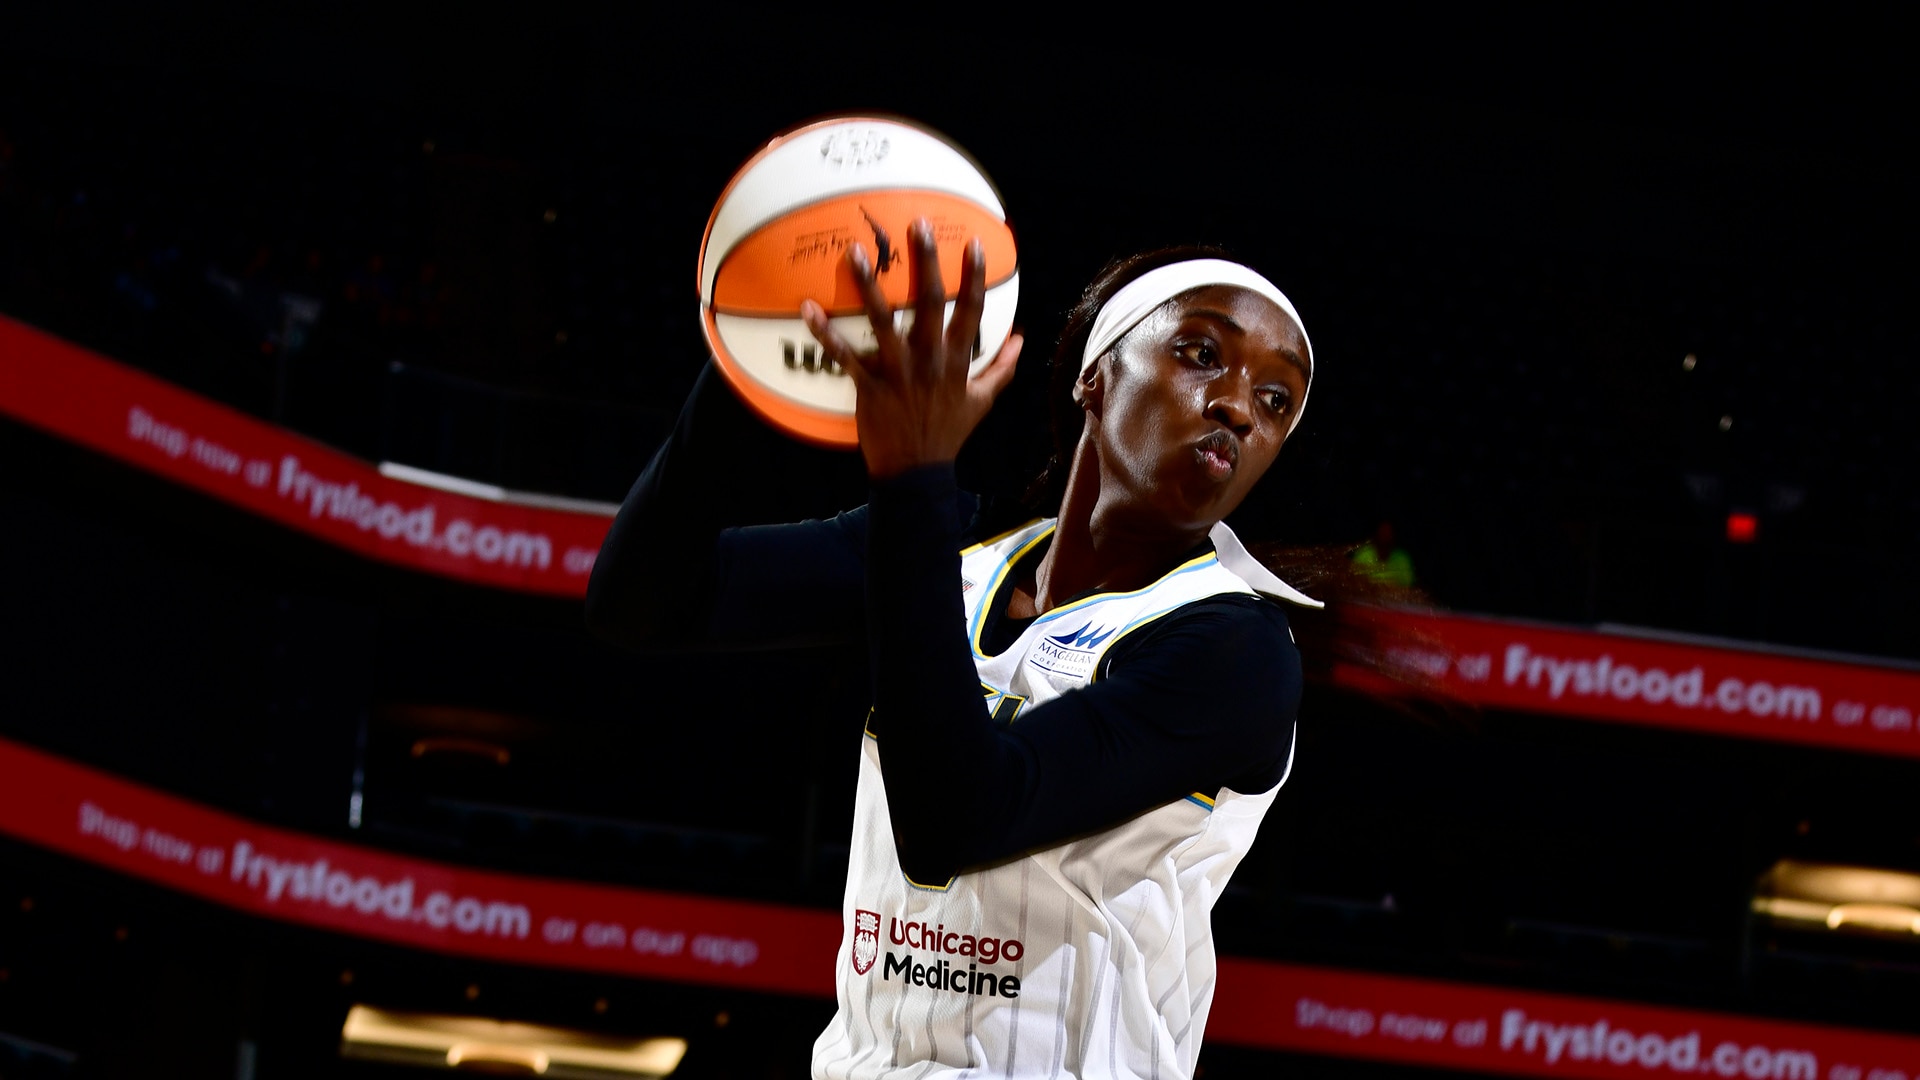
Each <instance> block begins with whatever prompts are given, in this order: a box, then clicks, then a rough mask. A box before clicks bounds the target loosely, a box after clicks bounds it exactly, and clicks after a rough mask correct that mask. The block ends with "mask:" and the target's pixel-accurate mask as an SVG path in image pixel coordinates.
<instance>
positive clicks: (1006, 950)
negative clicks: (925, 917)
mask: <svg viewBox="0 0 1920 1080" xmlns="http://www.w3.org/2000/svg"><path fill="white" fill-rule="evenodd" d="M887 940H888V941H889V942H891V943H892V944H894V945H898V946H901V947H902V950H903V951H901V952H900V953H898V954H895V953H894V952H892V951H888V952H887V954H886V957H885V963H883V964H881V967H880V978H881V980H882V981H883V982H892V981H893V980H894V979H896V978H898V979H899V980H900V981H901V982H902V983H903V984H905V985H906V986H924V987H927V988H928V989H930V990H945V991H947V992H948V993H952V994H968V995H974V996H982V997H1004V998H1017V997H1019V996H1020V976H1018V975H1015V974H1013V973H1012V972H1008V973H1006V974H1004V975H1002V974H999V973H997V972H993V971H982V970H981V967H982V965H986V966H988V967H991V966H993V965H996V964H999V963H1001V962H1002V961H1004V962H1006V963H1009V964H1017V963H1019V962H1020V958H1021V957H1022V956H1024V955H1026V951H1027V947H1026V946H1025V945H1023V944H1021V942H1020V939H1019V938H997V937H987V936H984V935H975V934H966V933H961V932H960V931H958V930H949V929H947V928H946V926H945V925H944V924H932V925H929V924H928V923H924V922H903V921H901V920H900V919H897V918H893V919H888V920H887ZM915 952H919V953H931V954H933V960H932V962H930V963H929V962H923V960H922V959H921V958H919V957H916V956H915V955H914V953H915ZM847 959H848V961H850V962H851V963H852V964H853V971H854V974H856V975H865V974H867V973H868V972H870V971H872V970H873V967H874V962H875V961H876V960H879V959H881V957H880V915H879V913H878V912H873V911H864V910H860V909H858V908H856V909H855V910H854V912H853V944H852V947H851V948H850V949H849V951H848V956H847ZM962 964H965V965H966V966H965V967H961V965H962Z"/></svg>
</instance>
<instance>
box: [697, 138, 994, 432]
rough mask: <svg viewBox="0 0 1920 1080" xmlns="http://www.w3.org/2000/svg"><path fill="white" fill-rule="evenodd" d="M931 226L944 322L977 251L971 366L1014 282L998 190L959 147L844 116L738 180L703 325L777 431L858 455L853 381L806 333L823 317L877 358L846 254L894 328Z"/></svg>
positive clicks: (765, 158)
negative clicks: (911, 237) (915, 226)
mask: <svg viewBox="0 0 1920 1080" xmlns="http://www.w3.org/2000/svg"><path fill="white" fill-rule="evenodd" d="M919 218H925V219H927V221H928V222H929V223H930V224H931V225H932V226H933V231H934V237H935V240H936V243H937V245H938V248H939V257H940V275H941V280H942V281H943V282H944V283H945V284H946V301H947V317H949V318H951V317H952V314H953V303H954V298H955V296H956V295H957V293H958V288H959V282H960V268H961V258H962V255H963V253H964V252H965V250H966V245H967V242H968V241H969V240H972V239H974V238H976V237H977V238H979V240H980V243H981V247H982V249H983V251H984V253H985V255H986V280H987V295H986V302H985V306H984V309H983V311H982V313H981V319H980V338H979V341H978V342H977V343H976V344H975V347H974V366H975V369H976V370H977V369H978V368H979V366H980V365H982V364H984V363H986V361H987V360H989V359H991V358H992V357H993V355H994V353H995V352H997V351H998V350H999V348H1000V346H1001V344H1002V343H1003V342H1004V341H1005V340H1006V338H1007V334H1008V333H1009V332H1010V331H1011V330H1012V328H1013V313H1014V306H1015V303H1016V301H1017V300H1018V298H1019V293H1020V273H1019V264H1018V259H1017V258H1016V254H1015V250H1014V242H1013V231H1012V230H1011V229H1009V228H1008V226H1007V215H1006V208H1005V206H1004V205H1003V204H1002V203H1001V200H1000V195H999V192H998V191H996V190H995V189H994V186H993V182H992V181H991V180H988V179H987V177H986V174H985V173H984V172H982V171H981V169H980V167H979V166H978V165H977V164H975V163H974V161H973V159H972V158H971V157H969V156H968V155H967V153H966V152H965V151H963V150H961V149H960V148H959V147H958V146H955V145H954V144H953V143H952V142H951V141H949V140H948V139H946V138H945V137H943V136H941V135H939V134H938V133H936V132H933V131H930V130H928V129H926V128H924V127H920V126H918V125H915V124H912V123H909V122H907V121H904V120H898V119H889V118H884V117H872V116H840V117H833V118H831V119H827V120H821V121H817V122H815V123H810V124H807V125H805V126H803V127H800V128H797V129H795V130H793V131H789V132H787V133H785V134H783V135H780V136H777V137H776V138H774V139H773V141H771V142H769V143H768V144H767V145H766V146H765V147H764V148H762V149H761V150H760V152H759V153H757V154H755V155H754V156H753V157H752V158H750V159H749V160H748V161H747V163H746V164H745V165H743V166H741V168H740V170H739V171H738V172H736V173H735V174H734V176H733V179H732V180H731V181H729V182H728V184H727V187H726V190H725V191H723V192H722V193H721V195H720V201H719V202H718V203H717V204H716V205H715V206H714V208H713V215H712V216H711V217H710V218H708V220H707V230H706V235H705V236H704V237H703V238H702V239H701V242H700V278H699V284H700V317H701V325H702V327H703V328H704V330H705V332H706V338H707V345H708V347H709V348H711V349H712V350H713V357H714V362H715V363H716V364H717V365H718V367H719V369H720V372H721V374H722V375H723V376H725V378H726V380H727V382H728V383H729V384H731V385H732V386H733V388H734V390H735V391H736V392H737V393H739V395H740V396H741V397H742V398H743V399H745V400H746V402H747V404H748V405H750V406H752V407H753V409H754V410H755V411H756V412H758V413H759V414H760V415H761V416H763V417H765V418H766V419H767V421H768V422H769V423H772V424H773V425H774V426H776V427H778V428H781V429H782V430H784V431H786V432H788V433H789V434H792V435H795V436H798V437H800V438H802V439H806V440H808V441H811V442H816V443H821V444H825V445H828V446H839V447H852V446H857V445H858V444H859V436H858V433H857V432H856V430H855V427H854V416H853V407H854V388H853V380H852V378H851V377H849V376H848V375H847V373H846V372H845V371H844V370H842V369H841V368H840V367H839V365H838V364H835V363H833V362H832V361H829V360H827V359H826V358H825V357H824V356H823V355H822V353H821V349H820V346H819V344H818V343H817V342H815V341H814V338H813V335H812V334H811V333H809V332H808V330H807V327H806V324H805V323H804V322H802V321H801V319H800V302H801V301H803V300H813V301H814V302H816V303H818V304H819V305H820V306H821V307H823V308H825V309H826V311H827V314H828V315H829V316H830V317H831V318H832V320H833V325H834V329H835V330H837V331H838V332H839V333H840V334H841V336H843V337H845V338H846V339H847V340H848V341H849V342H852V343H853V344H854V346H855V347H857V348H862V349H864V348H871V347H872V346H873V344H874V335H873V330H872V328H871V326H869V324H868V322H867V315H866V309H865V307H864V306H863V305H862V303H861V300H860V293H859V290H858V288H857V287H856V285H855V283H854V279H853V275H852V273H851V271H849V270H848V269H847V267H846V262H845V259H846V253H847V248H848V247H849V246H850V245H852V244H855V243H859V244H862V245H864V246H865V247H866V249H867V253H868V255H869V256H871V258H872V264H873V269H874V276H875V278H876V280H877V281H878V282H879V284H880V287H881V291H882V293H883V294H884V295H885V296H886V299H887V303H888V304H889V305H891V306H892V308H893V310H894V312H895V319H896V320H897V321H900V322H901V324H902V325H903V326H904V325H905V321H906V320H907V319H908V318H910V314H909V312H908V310H907V308H908V301H909V296H908V287H909V286H908V269H907V252H906V248H907V228H908V226H910V225H911V224H912V223H913V222H914V221H915V220H916V219H919Z"/></svg>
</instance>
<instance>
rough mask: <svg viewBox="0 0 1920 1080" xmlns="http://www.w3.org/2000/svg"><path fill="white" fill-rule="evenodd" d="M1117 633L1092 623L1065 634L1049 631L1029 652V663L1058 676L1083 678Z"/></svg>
mask: <svg viewBox="0 0 1920 1080" xmlns="http://www.w3.org/2000/svg"><path fill="white" fill-rule="evenodd" d="M1114 629H1118V628H1117V627H1116V628H1114ZM1113 634H1114V630H1113V629H1107V630H1102V629H1098V628H1096V627H1095V626H1094V625H1093V624H1092V623H1088V624H1087V625H1085V626H1083V627H1081V628H1080V629H1078V630H1069V631H1067V632H1066V633H1064V634H1048V635H1046V636H1045V637H1042V638H1041V639H1040V641H1039V643H1038V644H1036V645H1035V646H1034V647H1033V651H1032V652H1030V653H1028V654H1027V663H1029V664H1032V665H1033V666H1034V667H1037V668H1039V669H1040V670H1042V671H1049V672H1052V673H1053V674H1055V675H1065V676H1067V677H1069V678H1074V679H1083V678H1085V677H1086V676H1087V675H1088V673H1090V672H1091V671H1093V662H1094V661H1095V660H1096V659H1098V658H1099V656H1100V652H1099V649H1100V646H1101V645H1102V644H1104V643H1105V642H1106V640H1107V639H1108V638H1110V637H1112V636H1113Z"/></svg>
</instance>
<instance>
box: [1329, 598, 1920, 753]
mask: <svg viewBox="0 0 1920 1080" xmlns="http://www.w3.org/2000/svg"><path fill="white" fill-rule="evenodd" d="M1347 617H1348V618H1354V619H1360V620H1363V621H1371V622H1373V623H1375V624H1376V625H1377V626H1378V627H1379V628H1380V629H1381V631H1382V633H1381V638H1382V640H1383V642H1385V647H1384V648H1383V649H1382V650H1381V651H1380V653H1379V656H1380V659H1381V660H1382V661H1383V662H1384V663H1385V664H1386V665H1388V666H1392V667H1398V668H1400V669H1402V670H1403V671H1406V672H1408V673H1410V674H1412V675H1413V676H1415V677H1416V678H1418V679H1421V680H1424V681H1427V682H1429V683H1430V684H1431V685H1433V686H1435V687H1436V689H1438V690H1439V691H1441V692H1443V693H1445V694H1448V695H1450V696H1452V697H1455V698H1457V699H1459V700H1462V701H1465V702H1468V703H1470V704H1473V705H1478V706H1481V707H1483V708H1495V709H1511V710H1513V711H1516V712H1526V713H1553V714H1559V715H1564V716H1575V717H1584V718H1588V719H1598V720H1618V721H1624V722H1627V723H1634V724H1650V725H1654V726H1657V727H1668V728H1683V729H1686V730H1690V731H1699V732H1705V733H1709V734H1714V735H1734V736H1742V737H1746V738H1758V739H1777V740H1782V741H1786V742H1802V743H1817V744H1820V745H1823V746H1832V747H1837V748H1840V749H1846V750H1858V751H1863V752H1866V753H1874V754H1903V755H1909V756H1920V731H1916V730H1915V718H1916V713H1920V672H1914V671H1904V670H1900V669H1897V668H1885V667H1871V666H1868V665H1866V664H1849V663H1841V662H1838V661H1833V660H1813V659H1806V658H1802V657H1795V656H1790V655H1780V654H1774V653H1765V652H1758V651H1753V650H1742V649H1732V648H1721V647H1717V646H1714V645H1710V644H1702V643H1698V642H1673V641H1661V640H1657V639H1652V638H1637V637H1628V636H1625V635H1621V634H1599V633H1593V632H1590V631H1581V630H1567V629H1561V628H1557V627H1549V626H1539V625H1534V624H1530V623H1519V622H1506V621H1503V620H1498V619H1483V618H1475V617H1470V616H1463V615H1423V614H1415V613H1410V612H1399V611H1379V610H1374V611H1366V612H1348V613H1347ZM1335 677H1336V679H1337V680H1338V681H1340V682H1343V683H1346V684H1348V685H1351V686H1354V687H1356V688H1359V689H1368V688H1382V683H1381V681H1380V679H1379V677H1378V676H1377V675H1375V674H1374V673H1372V672H1369V671H1367V670H1366V669H1364V668H1360V667H1345V668H1340V669H1337V670H1336V675H1335ZM1384 689H1385V690H1386V692H1392V688H1391V687H1384Z"/></svg>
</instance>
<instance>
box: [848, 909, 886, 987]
mask: <svg viewBox="0 0 1920 1080" xmlns="http://www.w3.org/2000/svg"><path fill="white" fill-rule="evenodd" d="M879 955H880V916H879V915H878V914H877V913H875V912H871V911H861V910H859V909H855V910H854V913H853V956H852V960H853V971H854V974H856V975H865V974H866V973H867V972H869V971H872V970H873V961H874V959H875V958H876V957H878V956H879Z"/></svg>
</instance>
